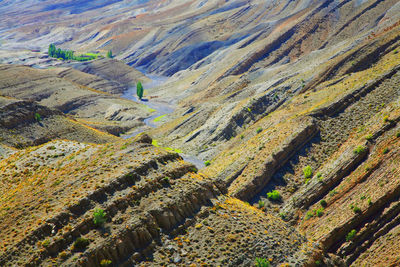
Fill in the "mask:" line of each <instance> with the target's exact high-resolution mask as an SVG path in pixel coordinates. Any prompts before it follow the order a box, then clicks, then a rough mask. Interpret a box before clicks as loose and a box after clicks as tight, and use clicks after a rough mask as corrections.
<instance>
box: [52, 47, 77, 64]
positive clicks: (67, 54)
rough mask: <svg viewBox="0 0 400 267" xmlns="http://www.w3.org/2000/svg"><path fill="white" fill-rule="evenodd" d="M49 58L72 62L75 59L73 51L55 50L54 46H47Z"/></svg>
mask: <svg viewBox="0 0 400 267" xmlns="http://www.w3.org/2000/svg"><path fill="white" fill-rule="evenodd" d="M49 57H54V58H62V59H64V60H65V59H69V60H73V59H74V58H75V56H74V51H72V50H61V49H60V48H58V49H57V47H56V45H55V44H51V45H49Z"/></svg>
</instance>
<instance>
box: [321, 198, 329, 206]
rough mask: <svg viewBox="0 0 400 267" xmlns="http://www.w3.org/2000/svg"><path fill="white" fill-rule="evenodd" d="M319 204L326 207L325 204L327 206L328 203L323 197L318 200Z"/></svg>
mask: <svg viewBox="0 0 400 267" xmlns="http://www.w3.org/2000/svg"><path fill="white" fill-rule="evenodd" d="M319 204H321V206H322V207H323V208H326V206H328V203H326V200H325V199H323V200H321V201H320V202H319Z"/></svg>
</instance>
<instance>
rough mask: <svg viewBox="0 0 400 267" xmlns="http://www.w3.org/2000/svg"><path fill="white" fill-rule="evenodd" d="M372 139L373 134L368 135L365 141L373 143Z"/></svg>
mask: <svg viewBox="0 0 400 267" xmlns="http://www.w3.org/2000/svg"><path fill="white" fill-rule="evenodd" d="M372 138H373V135H372V134H367V135H366V136H365V139H366V140H368V141H371V140H372Z"/></svg>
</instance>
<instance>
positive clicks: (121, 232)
mask: <svg viewBox="0 0 400 267" xmlns="http://www.w3.org/2000/svg"><path fill="white" fill-rule="evenodd" d="M151 141H152V140H151V139H150V138H149V137H148V136H146V135H142V136H140V138H139V139H138V140H137V141H132V140H127V141H126V142H117V143H114V144H107V145H90V144H82V143H76V142H71V141H53V142H49V143H47V144H44V145H42V146H39V147H32V148H29V149H27V150H21V151H19V152H16V153H14V154H13V155H12V156H11V157H9V158H8V159H6V160H3V161H1V162H0V168H1V170H2V174H3V178H2V183H1V190H2V192H4V193H3V194H2V196H1V202H0V203H1V206H0V210H1V214H0V216H1V220H0V221H1V224H0V227H1V228H0V229H1V231H0V233H1V243H0V247H1V249H2V252H1V254H0V263H1V264H2V265H4V264H11V265H29V266H33V265H50V264H57V265H62V266H71V265H77V264H78V265H83V266H99V264H100V263H101V261H102V260H109V261H111V262H112V264H114V265H117V264H119V265H121V266H131V265H132V264H135V263H140V262H142V263H143V264H144V265H148V264H149V263H146V261H147V259H149V258H150V257H152V254H153V253H154V262H153V263H151V264H150V265H151V266H154V264H158V263H159V264H160V265H163V264H164V263H165V262H166V261H167V260H166V258H165V257H166V256H165V255H166V254H165V253H167V254H171V256H170V260H171V261H172V262H174V263H179V264H184V263H185V262H186V263H188V262H191V261H192V260H193V259H194V258H197V259H198V260H199V261H198V262H199V263H202V264H215V263H216V262H236V263H237V264H242V265H243V264H244V265H247V264H249V262H252V261H253V259H254V258H255V257H256V256H262V255H264V253H269V254H270V256H271V261H274V262H276V263H279V262H288V261H295V262H297V263H299V262H302V261H305V260H306V257H305V255H304V252H301V250H300V248H303V249H305V250H307V251H309V250H310V249H309V248H307V246H305V244H304V242H306V239H305V238H304V237H303V236H301V235H300V234H298V233H297V232H296V231H295V230H294V229H293V228H291V227H290V226H288V225H286V224H285V223H284V222H282V221H281V220H280V219H278V218H275V217H274V216H272V215H264V214H263V213H262V212H260V211H259V210H257V209H254V208H252V207H250V206H249V205H248V204H245V203H243V202H241V201H240V200H237V199H232V198H226V197H223V196H222V195H221V193H220V192H219V190H218V189H217V188H216V187H215V186H214V185H213V183H212V181H211V180H210V179H209V178H207V177H205V176H204V175H201V174H197V173H195V172H196V171H197V170H196V169H195V168H194V166H193V165H191V164H187V163H185V162H183V161H182V159H181V158H180V156H179V155H178V154H171V153H167V152H165V151H162V150H160V149H157V148H155V147H153V146H151V145H150V144H149V143H151ZM11 165H12V166H14V168H13V170H12V171H11V170H10V168H9V166H11ZM28 177H29V178H28ZM24 196H27V197H24ZM30 203H37V205H35V206H34V207H33V206H31V204H30ZM95 208H102V209H104V211H105V212H106V218H107V221H106V222H105V225H104V226H102V227H99V226H96V225H95V224H94V222H93V210H94V209H95ZM226 218H231V219H230V220H232V222H230V221H227V220H226ZM232 218H235V219H232ZM233 223H235V224H236V226H234V224H233ZM214 229H215V230H214ZM250 229H251V234H250V233H249V232H248V230H250ZM289 229H290V230H289ZM288 231H290V233H289V232H288ZM184 233H187V234H184ZM186 235H187V236H186ZM264 235H265V236H266V237H267V240H265V239H264V240H265V241H263V242H266V244H268V246H263V245H262V244H259V242H260V238H262V237H263V236H264ZM79 238H86V239H87V240H89V243H88V245H87V246H84V247H81V248H80V247H78V245H77V240H79ZM226 238H227V241H228V242H234V243H235V244H236V245H234V246H232V247H230V248H229V249H228V250H225V252H224V255H225V256H222V255H221V256H220V258H216V257H209V256H206V255H207V254H208V251H209V250H210V249H211V248H212V247H210V246H209V239H212V240H213V241H212V242H215V244H214V245H215V246H218V247H219V248H220V250H221V252H222V251H224V250H223V249H222V247H220V246H219V243H220V242H224V240H225V239H226ZM218 240H220V241H218ZM241 242H250V243H251V244H252V245H251V246H245V247H243V246H240V243H241ZM183 243H185V245H183ZM207 243H208V245H207ZM277 243H280V244H284V246H280V248H279V250H278V249H275V247H274V244H277ZM200 246H201V247H200ZM282 249H284V251H285V253H287V254H288V255H294V254H295V253H297V254H298V255H299V257H293V258H290V259H289V258H286V257H284V255H283V254H282V253H280V252H279V251H282ZM185 251H187V252H185ZM172 254H173V255H172ZM238 255H241V256H240V257H238ZM301 255H302V256H301Z"/></svg>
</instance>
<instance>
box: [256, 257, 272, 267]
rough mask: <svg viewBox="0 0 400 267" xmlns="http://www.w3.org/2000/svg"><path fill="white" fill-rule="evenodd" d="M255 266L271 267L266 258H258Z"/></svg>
mask: <svg viewBox="0 0 400 267" xmlns="http://www.w3.org/2000/svg"><path fill="white" fill-rule="evenodd" d="M255 265H256V267H269V266H271V265H270V263H269V261H268V260H267V259H266V258H256V262H255Z"/></svg>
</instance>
